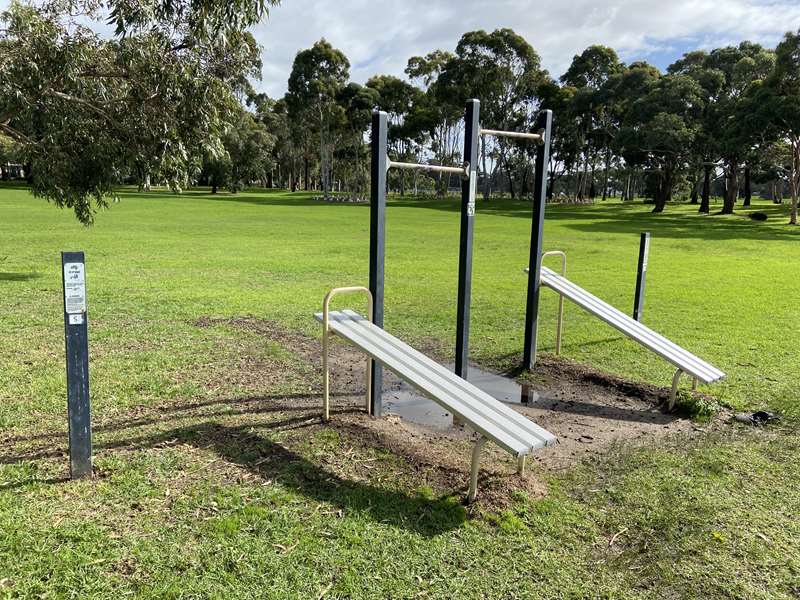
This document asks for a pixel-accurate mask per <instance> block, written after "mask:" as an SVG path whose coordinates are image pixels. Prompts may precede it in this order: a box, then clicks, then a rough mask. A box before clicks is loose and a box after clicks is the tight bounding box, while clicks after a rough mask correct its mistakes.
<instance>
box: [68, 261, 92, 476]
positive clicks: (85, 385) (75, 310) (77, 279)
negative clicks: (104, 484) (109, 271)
mask: <svg viewBox="0 0 800 600" xmlns="http://www.w3.org/2000/svg"><path fill="white" fill-rule="evenodd" d="M61 274H62V282H63V286H64V340H65V346H66V354H67V417H68V422H69V468H70V476H71V477H72V479H77V478H79V477H85V476H87V475H91V474H92V422H91V407H90V404H89V335H88V317H87V307H86V262H85V260H84V256H83V252H62V253H61Z"/></svg>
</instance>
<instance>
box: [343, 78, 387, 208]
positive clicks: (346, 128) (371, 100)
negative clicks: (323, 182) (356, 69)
mask: <svg viewBox="0 0 800 600" xmlns="http://www.w3.org/2000/svg"><path fill="white" fill-rule="evenodd" d="M378 98H379V94H378V92H377V91H375V90H374V89H373V88H371V87H369V86H364V85H361V84H358V83H353V82H351V83H348V84H347V85H346V86H345V87H344V88H342V90H341V91H340V92H339V96H338V98H337V102H338V103H339V106H341V108H342V110H343V111H344V115H345V117H344V120H343V121H342V122H341V124H340V127H339V135H338V138H337V139H338V143H337V150H336V157H337V162H338V163H339V164H340V165H341V168H340V172H341V173H340V174H341V175H342V177H341V179H342V180H344V181H346V187H347V188H348V189H349V190H350V192H351V193H352V195H353V197H354V198H360V197H362V194H363V193H364V192H366V190H367V188H368V186H369V152H368V149H367V145H366V144H365V142H364V132H365V131H366V130H367V128H368V127H369V124H370V121H371V119H372V110H373V109H374V108H375V106H376V104H377V103H378Z"/></svg>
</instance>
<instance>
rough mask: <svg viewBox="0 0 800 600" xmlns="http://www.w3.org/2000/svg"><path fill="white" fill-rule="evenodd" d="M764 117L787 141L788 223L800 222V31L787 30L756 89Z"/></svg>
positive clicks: (762, 123) (763, 122)
mask: <svg viewBox="0 0 800 600" xmlns="http://www.w3.org/2000/svg"><path fill="white" fill-rule="evenodd" d="M752 95H753V97H754V100H755V102H754V104H755V105H757V107H758V109H759V114H760V115H761V118H760V119H759V120H758V121H759V122H758V126H759V127H761V128H766V127H769V128H771V129H773V131H774V132H775V138H776V139H777V140H778V141H779V142H783V143H784V144H788V146H789V150H790V152H789V157H788V163H789V165H788V166H789V168H788V173H787V178H788V180H789V193H790V194H791V196H792V205H791V209H790V216H789V224H790V225H797V212H798V198H800V30H798V31H797V32H788V33H787V34H786V35H785V36H784V38H783V40H782V41H781V42H780V43H779V44H778V46H777V48H776V49H775V68H774V69H773V71H772V73H771V74H770V76H769V77H768V78H767V80H766V82H765V84H764V85H759V86H757V89H755V90H753V92H752Z"/></svg>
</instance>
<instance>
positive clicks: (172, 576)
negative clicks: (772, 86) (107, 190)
mask: <svg viewBox="0 0 800 600" xmlns="http://www.w3.org/2000/svg"><path fill="white" fill-rule="evenodd" d="M456 205H457V202H455V201H453V200H450V201H446V202H443V201H430V200H426V201H420V200H418V201H415V200H405V201H404V200H399V199H394V200H392V201H391V202H390V207H389V210H388V225H387V236H388V237H387V265H386V285H387V287H386V326H387V328H389V329H390V330H392V331H394V332H397V333H398V334H399V335H400V336H403V337H407V338H409V339H410V340H412V341H415V342H423V343H425V342H426V341H429V340H435V341H436V342H437V343H438V344H439V345H440V347H441V348H442V352H444V353H449V352H450V351H451V350H452V345H453V337H454V332H453V323H454V320H455V302H454V298H455V287H456V272H457V268H456V267H457V251H458V249H457V246H458V213H457V211H456ZM753 209H758V210H764V211H765V212H767V213H768V214H769V215H770V219H769V221H768V222H767V223H754V222H751V221H749V220H747V219H745V218H743V217H741V216H732V217H720V216H711V217H701V216H698V215H696V214H694V212H693V210H692V207H690V206H686V205H670V206H668V208H667V212H666V213H665V214H663V215H652V214H650V213H649V212H648V211H649V207H647V206H645V205H642V204H639V203H636V204H630V205H623V204H620V203H618V202H608V203H605V204H601V203H598V204H596V205H594V206H552V207H548V209H547V223H546V232H545V243H544V246H545V249H561V250H565V251H566V252H567V255H568V257H569V265H568V275H569V277H570V278H571V279H573V280H574V281H576V282H577V283H578V284H580V285H583V286H585V287H586V288H587V289H589V290H591V291H592V292H593V293H595V294H597V295H599V296H600V297H602V298H604V299H606V300H608V301H610V302H611V303H613V304H615V305H616V306H619V307H620V308H623V309H628V308H629V307H630V306H631V304H632V297H633V289H634V283H635V271H636V255H637V251H638V234H639V232H640V231H645V230H647V231H651V232H652V234H653V240H652V246H651V255H650V264H649V271H648V286H647V300H646V306H645V322H646V323H647V324H648V325H650V326H651V327H653V328H654V329H656V330H658V331H661V332H663V333H664V334H666V335H667V336H669V337H671V338H672V339H674V340H675V341H676V342H678V343H680V344H683V345H685V346H686V347H687V348H689V349H690V350H692V351H693V352H695V353H697V354H699V355H700V356H702V357H704V358H706V359H708V360H709V361H711V362H712V363H714V364H715V365H717V366H719V367H720V368H722V369H723V370H724V371H726V373H728V379H727V380H726V381H725V382H723V383H721V384H719V385H715V386H712V387H709V388H703V391H705V392H708V393H709V394H711V395H713V396H714V397H715V399H716V400H717V401H718V402H721V403H723V404H726V405H729V406H731V407H734V408H737V409H744V408H748V409H750V408H770V409H773V410H778V411H780V412H782V413H783V415H784V422H785V423H786V425H785V426H784V429H781V430H771V431H768V432H758V431H757V432H748V431H746V430H745V429H744V428H736V427H731V428H729V429H726V430H725V431H724V432H722V433H718V434H714V435H712V436H710V437H708V438H707V439H700V440H695V441H687V440H670V441H667V442H665V443H663V444H661V445H660V446H658V447H648V448H645V449H634V448H628V447H620V448H617V449H615V450H614V451H613V452H611V453H610V455H609V456H608V457H605V458H604V459H602V460H598V461H595V462H592V463H587V464H584V465H581V466H580V467H578V468H576V469H573V470H572V471H570V472H568V473H566V474H563V475H560V476H553V475H550V476H547V482H548V487H549V493H548V495H547V496H546V497H545V498H544V499H531V498H527V497H524V496H522V495H520V496H518V497H516V498H515V500H514V502H513V503H512V505H511V506H510V507H509V508H508V509H507V510H504V511H503V512H500V513H497V514H495V513H490V514H478V515H475V514H473V515H470V516H469V517H468V515H467V514H466V513H465V510H464V508H463V507H462V506H461V505H460V504H459V502H458V498H457V497H456V496H454V495H451V494H449V493H447V491H442V490H435V489H432V488H431V487H430V486H429V485H428V482H426V481H425V480H424V478H422V480H421V479H420V477H419V476H418V475H417V474H415V473H413V472H411V471H409V470H408V469H407V468H406V465H405V462H404V461H403V459H402V458H400V457H399V456H395V455H393V454H391V453H389V452H386V451H382V450H380V449H376V448H370V447H362V446H360V445H358V444H357V443H356V441H355V440H354V439H351V438H350V437H349V436H348V434H347V433H346V432H344V433H340V432H339V431H338V430H330V429H325V428H317V429H313V428H312V430H313V431H314V433H313V434H309V433H307V432H306V433H304V432H305V431H306V430H304V429H302V428H300V429H292V428H291V427H295V426H297V427H299V426H300V425H302V423H300V424H299V425H298V423H294V421H298V422H300V421H301V417H296V418H293V417H292V413H291V412H288V413H286V412H284V413H281V414H280V415H279V416H274V418H273V417H270V416H269V415H268V414H267V412H266V411H260V409H261V408H263V407H264V406H268V404H264V403H263V402H257V403H256V404H255V405H253V404H252V403H250V402H249V401H248V399H249V398H253V397H255V398H262V397H275V396H280V395H289V396H291V395H293V394H299V395H302V394H308V393H310V392H313V391H316V390H318V382H317V381H316V376H315V375H314V372H313V369H312V367H310V366H309V365H308V364H307V363H305V362H304V361H302V360H299V358H298V356H297V353H296V352H297V349H296V348H293V347H292V345H291V344H289V343H287V344H278V343H275V342H270V343H266V342H265V341H264V339H263V337H262V336H260V335H258V334H257V333H254V332H247V331H243V330H242V329H241V328H235V327H229V326H224V325H215V326H210V327H198V326H197V324H196V323H197V321H198V319H200V318H203V317H212V318H225V317H240V316H251V317H254V318H256V319H264V320H268V321H271V322H276V323H279V324H280V325H281V326H282V327H283V328H284V329H285V330H286V331H290V332H291V331H299V332H302V333H305V334H308V335H317V334H318V325H317V324H316V323H315V322H314V321H313V320H312V318H311V314H312V313H313V312H314V311H315V310H318V308H319V306H320V303H321V300H322V297H323V295H324V294H325V292H326V291H327V290H328V289H330V288H331V287H334V286H338V285H345V284H353V283H364V282H366V279H367V258H368V235H369V233H368V207H366V206H363V205H340V204H324V203H318V202H314V201H312V200H310V199H309V198H308V197H307V196H305V195H303V194H288V193H277V192H276V193H264V192H246V193H241V194H238V195H235V196H234V195H228V194H218V195H216V196H214V195H210V194H207V193H204V192H189V193H186V194H183V195H182V196H173V195H170V194H167V193H151V194H135V193H132V192H128V193H123V194H122V202H121V203H119V204H116V205H114V206H113V207H112V209H111V210H109V211H106V212H103V213H101V214H99V215H98V218H97V223H96V225H95V226H94V227H93V228H89V229H87V228H84V227H81V226H80V225H78V224H77V223H76V222H75V219H74V217H73V216H72V215H71V214H70V213H68V212H64V211H58V210H57V209H55V208H53V207H52V206H48V205H46V204H45V203H44V202H42V201H40V200H36V199H33V198H32V197H31V196H30V195H29V194H28V193H27V192H26V191H25V190H22V189H16V188H10V187H5V188H0V290H2V292H3V293H2V295H1V296H0V310H1V311H2V313H1V314H2V315H3V317H2V318H0V441H2V442H3V446H4V450H3V451H2V455H0V597H4V596H7V597H42V596H50V597H107V598H119V597H123V596H124V595H131V596H135V597H154V596H155V597H187V598H189V597H191V598H200V597H202V598H206V597H209V598H212V597H253V598H255V597H258V598H261V597H270V598H316V597H319V595H320V594H322V593H323V592H324V593H325V597H330V598H348V597H359V598H361V597H364V598H407V597H414V596H420V597H432V598H450V597H465V598H586V597H592V598H594V597H597V598H672V597H675V598H677V597H691V598H699V597H705V598H781V597H784V598H791V597H796V596H797V594H798V593H800V542H798V540H800V530H798V521H797V519H796V516H797V514H799V513H800V468H799V467H798V466H797V460H796V457H797V453H798V450H800V438H798V436H797V433H796V430H795V426H794V423H796V419H797V417H798V416H800V412H799V411H798V404H797V398H798V394H799V393H800V385H799V384H798V382H797V379H796V360H797V359H796V355H797V341H798V339H800V319H798V316H800V308H798V304H797V298H798V291H800V278H799V277H798V275H797V273H798V270H797V262H796V254H797V250H796V246H797V244H798V241H800V230H798V229H793V228H790V227H788V226H786V225H785V222H786V220H787V218H786V214H785V212H786V211H785V209H784V208H782V207H777V206H774V205H771V204H766V203H764V204H762V203H756V204H755V205H754V207H753ZM529 235H530V209H529V206H527V205H526V204H524V203H519V202H511V201H507V200H504V201H502V202H499V201H498V202H490V203H484V204H482V205H481V206H480V207H479V211H478V219H477V222H476V229H475V258H474V288H473V314H472V340H471V348H472V355H473V357H474V358H475V359H476V360H477V361H478V362H482V363H484V364H487V365H489V366H492V367H495V368H512V367H514V366H515V365H516V364H517V363H518V362H519V359H520V354H521V347H522V329H523V324H524V296H525V284H526V282H525V277H524V275H523V273H522V268H523V267H524V266H525V262H526V257H527V253H528V243H529ZM66 249H80V250H84V251H85V252H86V255H87V282H88V292H89V303H90V324H91V333H90V336H91V352H92V365H91V375H92V402H93V411H94V415H95V424H96V440H95V441H96V447H97V462H96V465H97V470H98V476H97V477H96V478H95V479H94V480H93V481H80V482H64V481H63V480H62V479H63V477H64V475H65V470H64V463H65V460H64V457H63V452H64V444H63V433H62V432H63V430H64V428H65V423H64V421H65V419H64V385H65V381H64V367H63V329H62V307H61V302H62V301H61V281H60V273H59V265H60V258H59V254H58V253H59V251H60V250H66ZM555 307H556V301H555V298H554V297H553V295H552V294H550V293H548V292H547V291H544V292H543V308H542V330H541V339H542V345H543V350H544V351H552V347H553V340H554V326H555V320H554V314H555ZM564 342H565V343H564V352H563V353H564V355H565V356H566V357H567V358H570V359H574V360H576V361H580V362H585V363H590V364H592V365H594V366H596V367H598V368H600V369H603V370H605V371H609V372H613V373H616V374H619V375H622V376H624V377H627V378H630V379H634V380H641V381H648V382H652V383H657V384H659V385H664V386H666V385H668V383H669V380H670V377H671V369H670V368H669V367H668V366H667V365H665V364H664V362H663V361H661V360H659V359H658V358H657V357H655V356H654V355H651V354H649V353H646V352H644V351H643V350H641V349H640V347H639V346H638V345H637V344H635V343H633V342H630V341H627V340H625V339H622V338H621V336H620V335H618V334H617V333H616V332H615V330H612V329H610V328H608V327H606V326H604V325H603V324H601V323H600V322H599V321H597V320H596V319H592V318H590V317H589V316H588V315H585V314H584V313H582V312H581V311H579V310H578V309H577V308H575V307H572V306H568V307H567V314H566V326H565V339H564ZM251 406H257V407H258V409H259V410H250V409H249V408H248V407H251ZM703 408H704V407H700V409H703ZM700 412H702V410H701V411H700ZM270 419H271V420H270ZM276 419H277V421H276ZM290 421H291V423H289V422H290ZM286 423H289V424H288V425H287V424H286ZM312 430H309V431H312ZM298 431H299V432H300V433H298ZM615 536H616V537H615ZM612 539H613V540H614V543H613V544H610V541H611V540H612Z"/></svg>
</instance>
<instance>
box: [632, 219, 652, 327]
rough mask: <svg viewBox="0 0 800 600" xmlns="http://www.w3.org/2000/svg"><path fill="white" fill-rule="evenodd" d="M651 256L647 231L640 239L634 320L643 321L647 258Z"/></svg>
mask: <svg viewBox="0 0 800 600" xmlns="http://www.w3.org/2000/svg"><path fill="white" fill-rule="evenodd" d="M649 254H650V232H649V231H645V232H643V233H642V235H641V237H640V239H639V265H638V267H637V268H636V297H635V298H634V300H633V318H634V319H636V320H637V321H641V320H642V313H643V312H644V287H645V283H646V282H647V257H648V255H649Z"/></svg>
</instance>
